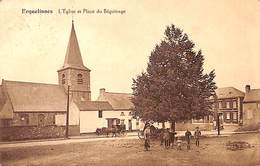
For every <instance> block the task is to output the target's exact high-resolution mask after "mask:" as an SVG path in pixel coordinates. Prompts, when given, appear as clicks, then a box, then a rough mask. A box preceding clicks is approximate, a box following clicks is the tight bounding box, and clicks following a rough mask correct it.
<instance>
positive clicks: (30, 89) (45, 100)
mask: <svg viewBox="0 0 260 166" xmlns="http://www.w3.org/2000/svg"><path fill="white" fill-rule="evenodd" d="M4 84H5V88H6V91H7V93H8V96H9V98H10V101H11V103H12V106H13V111H14V112H65V111H66V105H67V96H66V93H65V92H64V89H63V87H61V86H59V85H54V84H43V83H30V82H18V81H6V80H5V81H4Z"/></svg>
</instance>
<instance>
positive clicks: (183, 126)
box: [175, 122, 213, 131]
mask: <svg viewBox="0 0 260 166" xmlns="http://www.w3.org/2000/svg"><path fill="white" fill-rule="evenodd" d="M196 127H199V128H200V130H202V131H209V130H213V124H211V123H189V122H188V123H176V125H175V130H176V131H185V130H187V129H189V130H195V128H196Z"/></svg>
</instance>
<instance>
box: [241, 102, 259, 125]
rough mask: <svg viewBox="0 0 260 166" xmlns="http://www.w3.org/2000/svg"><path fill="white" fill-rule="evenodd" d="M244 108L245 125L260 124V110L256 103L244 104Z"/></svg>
mask: <svg viewBox="0 0 260 166" xmlns="http://www.w3.org/2000/svg"><path fill="white" fill-rule="evenodd" d="M243 108H244V110H243V125H251V124H257V123H260V108H257V105H256V103H244V104H243Z"/></svg>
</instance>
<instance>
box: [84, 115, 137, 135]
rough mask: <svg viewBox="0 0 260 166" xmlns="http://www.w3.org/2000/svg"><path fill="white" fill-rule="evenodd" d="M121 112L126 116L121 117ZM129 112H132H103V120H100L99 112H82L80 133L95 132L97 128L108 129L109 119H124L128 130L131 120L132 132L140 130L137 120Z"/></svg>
mask: <svg viewBox="0 0 260 166" xmlns="http://www.w3.org/2000/svg"><path fill="white" fill-rule="evenodd" d="M121 112H123V113H124V116H122V115H121ZM129 112H131V111H125V110H117V111H102V118H99V117H98V111H80V133H89V132H95V131H96V129H97V128H102V127H108V126H107V118H117V119H120V120H123V119H124V124H125V125H126V130H128V127H129V123H128V122H129V120H131V121H132V130H137V129H139V126H137V125H136V119H133V118H132V116H131V115H130V114H129Z"/></svg>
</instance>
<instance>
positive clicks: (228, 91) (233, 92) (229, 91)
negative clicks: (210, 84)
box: [216, 87, 245, 99]
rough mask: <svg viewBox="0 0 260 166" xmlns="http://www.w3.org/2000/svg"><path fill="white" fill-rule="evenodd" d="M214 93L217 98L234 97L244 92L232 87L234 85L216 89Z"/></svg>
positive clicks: (242, 94) (243, 94) (241, 95)
mask: <svg viewBox="0 0 260 166" xmlns="http://www.w3.org/2000/svg"><path fill="white" fill-rule="evenodd" d="M216 94H217V97H218V99H221V98H236V97H244V96H245V93H244V92H242V91H240V90H238V89H236V88H234V87H224V88H218V89H216Z"/></svg>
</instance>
